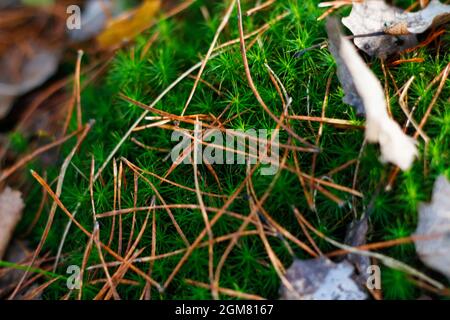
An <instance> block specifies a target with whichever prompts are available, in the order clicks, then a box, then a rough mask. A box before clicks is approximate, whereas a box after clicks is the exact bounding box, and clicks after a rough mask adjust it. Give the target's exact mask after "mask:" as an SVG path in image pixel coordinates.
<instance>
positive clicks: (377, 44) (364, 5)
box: [342, 0, 418, 58]
mask: <svg viewBox="0 0 450 320" xmlns="http://www.w3.org/2000/svg"><path fill="white" fill-rule="evenodd" d="M402 14H404V10H402V9H399V8H396V7H393V6H390V5H388V4H387V3H386V2H385V1H384V0H370V1H364V2H353V8H352V11H351V13H350V15H349V16H348V17H345V18H342V23H343V24H344V25H345V26H346V27H347V28H348V29H350V31H351V32H352V33H353V35H355V36H356V37H355V38H354V42H355V45H356V46H357V47H358V48H360V49H361V50H363V51H364V52H365V53H367V54H368V55H370V56H377V57H381V58H385V57H387V56H389V55H391V54H393V53H396V52H400V51H403V50H406V49H408V48H412V47H414V46H416V45H417V43H418V40H417V37H416V35H397V36H394V35H388V34H386V35H383V34H382V33H383V32H385V31H386V29H387V27H391V26H393V25H395V24H396V23H398V22H399V20H398V17H399V16H401V15H402ZM377 33H381V35H380V34H377ZM371 34H377V35H373V36H369V35H371ZM364 35H368V36H364Z"/></svg>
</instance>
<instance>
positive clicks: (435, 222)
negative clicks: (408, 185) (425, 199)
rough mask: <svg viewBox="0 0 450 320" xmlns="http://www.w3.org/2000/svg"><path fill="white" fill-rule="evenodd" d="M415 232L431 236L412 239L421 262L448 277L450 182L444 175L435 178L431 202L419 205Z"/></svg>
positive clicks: (449, 261)
mask: <svg viewBox="0 0 450 320" xmlns="http://www.w3.org/2000/svg"><path fill="white" fill-rule="evenodd" d="M415 234H416V235H419V236H427V235H428V236H430V237H431V238H430V239H424V240H416V241H414V242H415V245H416V251H417V253H418V255H419V257H420V259H421V260H422V262H423V263H424V264H425V265H427V266H429V267H430V268H432V269H434V270H436V271H439V272H441V273H442V274H444V275H445V276H447V278H449V279H450V182H449V181H448V179H447V178H446V177H444V176H439V177H438V178H437V179H436V182H435V183H434V188H433V197H432V200H431V203H429V204H421V205H420V207H419V223H418V226H417V229H416V232H415Z"/></svg>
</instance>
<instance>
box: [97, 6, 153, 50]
mask: <svg viewBox="0 0 450 320" xmlns="http://www.w3.org/2000/svg"><path fill="white" fill-rule="evenodd" d="M160 5H161V1H160V0H145V2H144V3H143V4H142V5H141V6H140V7H138V8H137V9H135V10H133V11H131V12H126V13H124V14H122V15H120V16H119V17H117V18H114V19H113V20H112V21H111V22H110V23H109V24H108V26H107V27H106V30H105V31H103V32H102V33H101V34H100V35H99V36H98V37H97V41H98V43H99V45H100V47H101V48H103V49H106V48H111V47H117V46H119V45H120V44H122V42H124V41H129V40H131V39H133V38H134V37H136V36H137V35H138V34H140V33H141V32H142V31H144V30H145V29H147V28H148V27H150V26H151V24H152V23H153V18H154V16H155V15H156V13H157V12H158V10H159V8H160Z"/></svg>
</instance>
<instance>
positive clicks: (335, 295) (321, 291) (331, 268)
mask: <svg viewBox="0 0 450 320" xmlns="http://www.w3.org/2000/svg"><path fill="white" fill-rule="evenodd" d="M353 272H354V268H353V266H352V265H351V264H350V263H349V262H348V261H343V262H340V263H334V262H332V261H331V260H329V259H326V258H316V259H309V260H298V259H296V260H294V262H293V263H292V265H291V266H290V267H289V269H288V270H287V272H286V279H287V280H288V281H289V283H291V284H292V286H293V288H294V290H295V292H293V291H291V290H289V289H288V288H286V287H285V286H284V285H282V287H281V288H280V293H281V299H283V300H364V299H366V298H367V294H366V293H365V292H364V291H363V290H362V289H361V288H360V287H359V286H358V284H357V283H356V282H355V281H354V280H353V279H352V275H353Z"/></svg>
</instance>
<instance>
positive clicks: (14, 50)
mask: <svg viewBox="0 0 450 320" xmlns="http://www.w3.org/2000/svg"><path fill="white" fill-rule="evenodd" d="M23 47H25V48H28V49H29V51H30V52H31V53H28V52H25V53H24V52H23V51H24V50H22V48H23ZM59 58H60V54H59V51H57V50H54V49H50V48H47V47H44V46H42V45H40V44H38V43H36V42H35V41H33V40H30V41H28V43H23V45H22V46H21V48H19V47H18V46H11V48H9V50H8V51H6V52H4V53H3V55H2V57H1V58H0V70H2V72H1V73H0V119H1V118H2V117H3V116H5V115H6V114H7V113H8V112H9V110H10V108H11V105H12V103H13V102H14V99H15V98H16V97H17V96H20V95H23V94H25V93H27V92H29V91H31V90H33V89H34V88H36V87H38V86H40V85H41V84H43V83H44V82H45V81H46V80H47V79H48V78H49V77H50V76H52V75H53V74H54V73H55V72H56V69H57V68H58V64H59Z"/></svg>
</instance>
